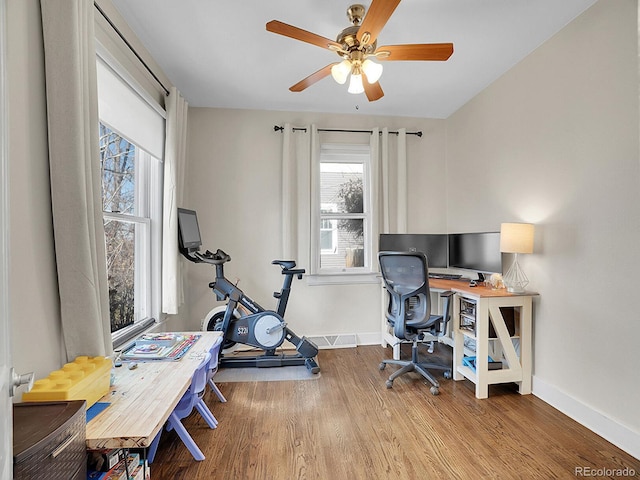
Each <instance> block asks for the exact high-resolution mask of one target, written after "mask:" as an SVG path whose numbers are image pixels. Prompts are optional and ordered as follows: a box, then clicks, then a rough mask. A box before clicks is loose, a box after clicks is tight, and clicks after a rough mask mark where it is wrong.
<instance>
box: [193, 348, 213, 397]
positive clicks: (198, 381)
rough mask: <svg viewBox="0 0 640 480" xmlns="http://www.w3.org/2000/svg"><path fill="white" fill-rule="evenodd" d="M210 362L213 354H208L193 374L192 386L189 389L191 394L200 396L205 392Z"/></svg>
mask: <svg viewBox="0 0 640 480" xmlns="http://www.w3.org/2000/svg"><path fill="white" fill-rule="evenodd" d="M210 362H211V353H209V352H207V353H206V355H205V356H204V359H203V360H202V362H200V365H198V368H196V371H195V372H193V377H192V378H191V386H190V387H189V392H191V393H192V394H194V395H198V394H199V393H201V392H203V391H204V388H205V387H206V385H207V369H208V367H209V363H210Z"/></svg>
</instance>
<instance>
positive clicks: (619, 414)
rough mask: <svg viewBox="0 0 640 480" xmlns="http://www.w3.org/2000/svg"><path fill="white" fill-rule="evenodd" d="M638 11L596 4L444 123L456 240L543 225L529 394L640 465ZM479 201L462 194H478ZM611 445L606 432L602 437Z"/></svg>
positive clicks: (535, 274) (619, 2) (535, 271)
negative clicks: (618, 439) (623, 449)
mask: <svg viewBox="0 0 640 480" xmlns="http://www.w3.org/2000/svg"><path fill="white" fill-rule="evenodd" d="M636 9H637V2H635V1H632V0H616V1H600V2H598V3H597V4H595V5H594V6H593V7H592V8H591V9H589V10H588V11H587V12H585V13H584V14H583V15H582V16H580V17H579V18H578V19H577V20H575V21H574V22H573V23H571V24H570V25H569V26H568V27H566V28H565V29H564V30H562V31H561V32H560V33H558V34H557V35H556V36H555V37H554V38H552V39H551V40H549V41H548V42H547V43H545V44H544V45H543V46H541V47H540V48H539V49H538V50H537V51H535V52H534V53H533V54H531V55H529V56H528V57H527V58H526V59H525V60H524V61H522V62H521V63H520V64H519V65H517V66H516V67H515V68H513V69H512V70H511V71H509V72H508V73H507V74H506V75H504V76H503V77H502V78H500V79H499V80H498V81H496V82H495V83H494V84H492V85H491V86H490V87H489V88H487V89H486V90H485V91H483V92H482V93H481V94H480V95H478V96H477V97H476V98H474V99H473V100H472V101H470V102H469V103H468V104H467V105H465V106H464V107H463V108H461V109H460V110H459V111H458V112H456V113H455V114H454V115H452V116H451V117H450V118H449V119H448V120H447V168H448V177H447V181H448V185H447V192H448V214H447V221H448V224H449V229H450V230H476V229H478V230H483V229H494V228H497V227H499V224H500V222H503V221H527V222H533V223H535V224H536V225H537V229H538V232H537V235H536V247H535V253H534V254H533V255H529V256H525V257H526V258H524V259H523V266H524V269H525V271H526V272H527V274H528V276H529V278H530V280H531V284H530V288H531V289H532V290H534V291H538V292H539V293H540V297H539V299H538V300H537V301H536V305H535V319H534V330H535V334H534V355H535V356H534V375H535V382H534V392H535V393H536V394H538V395H541V396H543V398H544V397H548V398H549V399H550V400H553V398H554V397H557V398H559V399H562V401H564V402H567V403H568V404H571V403H572V402H575V403H574V404H573V407H574V408H573V409H574V410H576V409H577V408H578V407H579V406H584V407H586V408H587V409H588V410H590V411H591V413H590V414H589V415H587V417H589V418H586V419H583V420H584V421H586V422H592V425H591V426H592V427H593V428H594V429H596V430H598V429H599V428H601V426H599V425H598V422H599V420H598V418H597V417H598V415H597V412H600V413H602V415H603V416H604V417H605V420H604V421H603V423H604V424H607V422H608V421H611V423H610V424H609V426H610V427H612V428H616V426H622V430H623V431H626V433H627V434H631V437H632V438H633V434H635V436H636V437H635V438H636V445H635V447H634V448H635V455H636V456H637V455H640V450H638V448H639V447H638V445H637V440H638V439H640V437H638V435H640V409H638V399H639V398H640V383H638V381H637V379H638V373H637V372H638V370H637V361H636V357H637V351H638V339H639V338H640V323H639V322H638V313H637V306H636V305H635V295H636V294H637V285H636V281H635V280H636V277H637V272H638V271H640V250H639V248H638V245H640V190H639V188H638V186H639V182H640V164H639V161H638V159H639V155H638V140H639V139H638V52H637V41H638V40H637V39H638V37H637V33H638V30H637V11H636ZM478 186H481V187H482V190H483V192H484V193H483V194H482V195H478V196H475V195H474V196H473V201H469V198H465V197H464V196H462V197H461V196H458V195H456V193H455V192H457V191H459V190H466V191H473V190H475V191H477V190H478ZM604 433H606V432H604Z"/></svg>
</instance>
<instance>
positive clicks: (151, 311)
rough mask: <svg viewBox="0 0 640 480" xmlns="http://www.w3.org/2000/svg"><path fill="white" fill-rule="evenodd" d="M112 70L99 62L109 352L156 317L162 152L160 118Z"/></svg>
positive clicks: (119, 75)
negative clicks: (109, 328) (109, 315)
mask: <svg viewBox="0 0 640 480" xmlns="http://www.w3.org/2000/svg"><path fill="white" fill-rule="evenodd" d="M117 70H118V68H116V67H113V66H112V64H111V63H107V62H106V61H104V60H103V59H102V58H100V57H99V58H98V62H97V73H98V101H99V104H98V111H99V115H100V131H99V135H100V166H101V169H102V209H103V218H104V229H105V241H106V253H107V275H108V280H109V306H110V311H111V333H112V338H113V340H114V345H118V344H120V343H121V342H123V341H126V340H127V339H128V338H129V337H131V336H133V335H136V334H137V333H138V332H139V331H140V330H142V329H143V328H144V327H145V326H147V325H148V324H149V323H151V322H152V321H153V319H154V318H155V319H157V318H158V315H159V313H160V312H159V311H160V278H161V271H160V269H161V258H160V251H161V235H162V224H161V222H162V162H161V160H160V159H161V158H162V156H163V147H164V118H163V117H162V110H161V109H159V107H157V105H156V106H154V105H152V104H151V103H150V102H149V100H148V99H145V98H144V95H143V94H142V93H140V89H139V88H136V86H135V85H133V84H132V83H130V81H128V80H124V78H125V77H126V75H121V74H120V73H116V71H117ZM118 71H119V70H118Z"/></svg>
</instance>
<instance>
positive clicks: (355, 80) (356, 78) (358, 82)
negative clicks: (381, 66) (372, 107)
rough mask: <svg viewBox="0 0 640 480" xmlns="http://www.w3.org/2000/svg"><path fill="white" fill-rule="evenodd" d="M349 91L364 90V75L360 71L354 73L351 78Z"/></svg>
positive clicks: (357, 91) (355, 92)
mask: <svg viewBox="0 0 640 480" xmlns="http://www.w3.org/2000/svg"><path fill="white" fill-rule="evenodd" d="M347 91H348V92H349V93H353V94H358V93H363V92H364V85H363V84H362V75H361V74H359V73H352V74H351V80H350V81H349V88H348V89H347Z"/></svg>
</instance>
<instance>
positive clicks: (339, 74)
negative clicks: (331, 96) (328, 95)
mask: <svg viewBox="0 0 640 480" xmlns="http://www.w3.org/2000/svg"><path fill="white" fill-rule="evenodd" d="M349 73H351V62H350V61H349V60H343V61H341V62H340V63H337V64H335V65H334V66H333V67H331V76H332V77H333V79H334V80H335V81H336V82H338V83H339V84H340V85H344V84H345V82H346V81H347V77H348V76H349Z"/></svg>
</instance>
